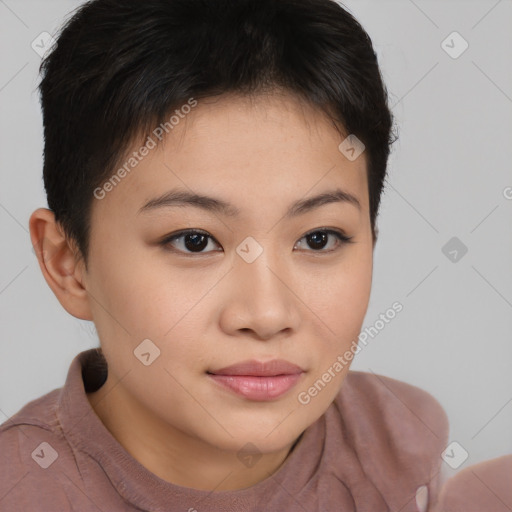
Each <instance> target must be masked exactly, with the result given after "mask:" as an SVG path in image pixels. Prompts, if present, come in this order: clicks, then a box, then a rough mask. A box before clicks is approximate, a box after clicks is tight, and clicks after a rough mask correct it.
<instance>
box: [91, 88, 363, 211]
mask: <svg viewBox="0 0 512 512" xmlns="http://www.w3.org/2000/svg"><path fill="white" fill-rule="evenodd" d="M184 112H187V113H186V114H184ZM178 113H179V114H181V115H176V116H174V118H173V120H172V121H173V123H172V124H171V123H169V124H168V125H166V126H167V131H168V132H169V133H168V134H166V131H165V127H164V130H162V128H160V130H159V131H157V130H156V129H155V131H154V132H152V133H150V135H149V138H148V139H144V140H141V141H139V142H138V143H136V144H134V145H133V147H132V148H131V149H130V151H129V152H128V155H127V157H126V161H125V162H122V163H121V165H120V166H119V167H122V166H123V164H126V163H127V162H128V158H129V157H130V155H133V154H134V153H138V158H137V160H136V162H135V161H132V162H131V163H132V164H134V163H136V165H135V166H133V167H132V166H131V165H130V162H128V165H125V168H127V169H129V172H126V173H123V174H124V177H123V179H122V180H121V181H119V183H117V184H116V185H115V187H112V190H111V191H110V192H109V193H108V194H107V195H106V197H105V199H104V200H102V201H99V203H101V204H100V205H98V207H99V209H108V208H124V209H125V210H127V212H128V211H130V212H136V211H138V210H139V209H140V208H141V207H142V206H143V205H144V204H145V203H146V202H147V201H148V200H151V199H152V198H154V197H155V196H158V195H161V194H162V193H165V192H167V191H169V190H171V189H176V187H179V188H180V189H182V190H187V191H188V192H192V193H197V194H202V195H207V194H208V195H212V194H214V195H216V196H217V197H223V198H225V199H227V200H229V201H230V202H231V203H232V204H236V206H237V207H239V208H241V209H242V210H243V208H244V206H245V207H249V206H250V202H251V200H252V199H254V201H255V202H257V201H258V200H259V201H260V202H262V201H264V202H265V203H267V204H268V205H269V206H270V203H272V204H278V203H282V202H290V201H291V200H294V199H297V197H301V196H302V197H303V196H306V195H307V194H308V191H311V193H312V194H313V193H319V192H322V191H323V190H327V189H329V190H330V189H333V188H339V187H343V189H344V190H347V192H348V193H351V194H352V195H355V196H357V197H358V199H359V201H360V203H361V206H362V209H363V210H367V209H368V197H367V177H366V156H365V154H364V153H363V154H362V155H361V156H360V157H359V158H357V159H356V160H355V161H350V160H349V159H347V158H346V156H344V155H343V154H342V152H341V151H340V149H339V147H338V146H339V144H340V143H341V142H342V141H343V139H344V135H343V134H340V133H339V132H338V131H337V130H336V128H335V126H334V125H333V123H332V122H331V120H330V119H329V118H328V117H327V116H326V115H325V114H324V113H323V112H322V111H320V110H319V109H315V108H314V107H313V106H311V105H308V104H306V103H304V102H301V101H299V100H298V99H297V98H295V97H294V96H291V95H286V94H282V93H276V94H271V95H259V96H253V97H247V96H237V95H229V96H227V95H224V96H221V97H217V98H209V99H206V100H201V101H198V102H197V104H196V106H195V107H194V108H192V109H186V110H185V109H184V110H183V111H182V112H178ZM157 128H158V127H157ZM162 131H163V132H164V135H165V137H164V138H163V140H162V141H160V140H159V139H158V137H157V136H156V135H155V133H157V134H159V133H161V132H162ZM144 146H147V147H151V149H150V150H149V151H144V153H145V156H144V157H143V158H140V154H141V153H142V151H141V149H142V148H143V147H144ZM132 158H134V157H133V156H132ZM139 159H140V160H139ZM127 212H126V213H127Z"/></svg>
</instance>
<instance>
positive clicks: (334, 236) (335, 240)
mask: <svg viewBox="0 0 512 512" xmlns="http://www.w3.org/2000/svg"><path fill="white" fill-rule="evenodd" d="M351 239H352V237H349V236H346V235H345V234H344V233H342V232H341V231H337V230H334V229H315V230H314V231H310V232H309V233H306V234H305V235H304V236H303V237H302V238H301V239H300V240H299V241H298V242H297V245H303V242H302V241H303V240H305V241H306V244H307V245H308V247H310V248H311V249H312V250H313V252H332V251H335V250H336V249H339V248H340V247H341V246H342V245H344V244H347V243H353V242H351ZM297 245H296V247H297ZM306 250H307V249H306Z"/></svg>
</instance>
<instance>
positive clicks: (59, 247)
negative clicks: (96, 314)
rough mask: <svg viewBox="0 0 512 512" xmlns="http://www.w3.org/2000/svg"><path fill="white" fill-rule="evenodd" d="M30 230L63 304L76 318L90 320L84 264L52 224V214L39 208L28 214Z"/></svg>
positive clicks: (41, 264)
mask: <svg viewBox="0 0 512 512" xmlns="http://www.w3.org/2000/svg"><path fill="white" fill-rule="evenodd" d="M29 229H30V239H31V241H32V245H33V247H34V252H35V253H36V256H37V260H38V262H39V267H40V268H41V272H42V273H43V276H44V278H45V280H46V282H47V283H48V286H49V287H50V288H51V289H52V291H53V293H54V294H55V296H56V297H57V299H58V301H59V302H60V303H61V305H62V307H63V308H64V309H65V310H66V311H67V312H68V313H69V314H70V315H73V316H74V317H76V318H81V319H82V320H92V314H91V309H90V305H89V296H88V294H87V290H86V288H85V286H84V281H85V277H86V271H85V266H84V264H83V262H82V260H81V259H80V258H79V257H78V251H77V250H76V249H75V250H73V247H72V246H71V244H70V243H69V242H68V240H67V238H66V236H65V235H64V232H63V229H62V227H61V226H60V225H59V224H56V223H55V215H54V213H53V212H52V211H51V210H48V209H47V208H38V209H37V210H36V211H35V212H33V213H32V215H31V216H30V220H29Z"/></svg>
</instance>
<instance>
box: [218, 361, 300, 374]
mask: <svg viewBox="0 0 512 512" xmlns="http://www.w3.org/2000/svg"><path fill="white" fill-rule="evenodd" d="M303 371H304V370H303V369H302V368H301V367H300V366H297V365H296V364H293V363H290V362H289V361H285V360H284V359H273V360H272V361H265V362H263V361H255V360H251V361H242V362H240V363H236V364H233V365H231V366H226V367H225V368H221V369H220V370H211V371H208V373H213V374H215V375H249V376H256V377H271V376H276V375H293V374H297V373H302V372H303Z"/></svg>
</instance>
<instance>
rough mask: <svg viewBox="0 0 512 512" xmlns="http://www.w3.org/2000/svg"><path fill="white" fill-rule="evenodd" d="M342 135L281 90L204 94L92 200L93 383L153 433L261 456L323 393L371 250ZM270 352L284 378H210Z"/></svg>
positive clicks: (359, 163)
mask: <svg viewBox="0 0 512 512" xmlns="http://www.w3.org/2000/svg"><path fill="white" fill-rule="evenodd" d="M154 138H155V140H157V139H156V137H154ZM343 139H344V137H342V136H341V135H340V134H339V133H338V132H337V131H336V130H335V128H334V126H333V125H332V124H331V123H330V121H329V120H328V119H327V118H326V117H324V115H323V114H321V113H320V112H318V111H317V110H313V109H312V108H311V107H308V106H306V105H302V104H300V103H299V102H298V101H297V100H296V99H294V98H293V97H291V96H285V95H278V94H277V93H276V94H274V95H272V96H259V97H256V98H254V97H253V98H252V99H251V100H249V99H248V98H244V97H235V96H223V97H221V98H220V99H216V100H208V101H207V100H204V101H201V102H199V103H198V104H197V106H195V107H194V108H193V109H192V111H191V112H190V113H188V114H187V115H186V116H184V118H182V119H180V121H179V123H178V124H176V125H175V126H174V128H173V129H172V132H171V133H170V135H169V136H168V137H167V138H166V140H165V143H162V144H159V145H158V146H157V147H156V148H153V149H151V150H150V151H149V152H148V154H147V155H146V156H145V157H144V158H143V159H142V160H141V161H140V162H139V163H138V164H137V165H136V166H135V167H133V168H132V169H131V171H130V172H129V173H128V174H127V175H126V176H125V177H123V178H122V180H121V181H120V182H118V183H117V184H116V185H115V187H112V190H110V191H109V192H108V193H106V194H105V195H104V197H103V198H102V199H95V200H94V205H93V210H92V229H91V243H90V248H91V249H90V259H89V268H88V273H87V274H86V275H85V277H84V281H85V282H84V286H85V287H86V289H87V292H88V294H89V297H90V299H89V300H90V308H91V312H92V316H93V320H94V322H95V324H96V328H97V331H98V335H99V337H100V340H101V345H102V348H103V353H104V354H105V357H106V359H107V361H108V364H109V379H114V380H115V381H119V380H120V379H121V381H120V382H119V384H118V386H119V390H122V394H123V395H124V396H125V397H128V398H129V400H132V401H133V403H137V404H138V406H140V407H141V408H144V410H145V411H146V415H147V418H149V419H148V421H150V422H153V424H154V425H158V428H160V429H162V431H166V432H172V431H176V432H178V431H179V432H180V433H181V434H184V435H187V436H189V437H190V438H193V439H195V440H199V441H201V442H203V443H207V444H208V445H212V446H216V447H218V448H221V449H223V450H231V451H237V450H239V449H240V448H241V447H243V446H244V445H245V444H246V443H248V442H251V443H253V444H254V445H255V446H256V447H257V448H258V449H259V450H260V451H261V452H262V453H270V452H272V451H277V450H280V449H282V448H283V447H285V446H288V445H290V443H292V442H293V441H294V440H295V439H297V437H298V436H299V435H300V434H301V433H302V432H303V431H304V430H305V429H306V428H307V427H308V426H309V425H310V424H312V423H313V422H314V421H315V420H316V419H317V418H318V417H319V416H321V415H322V414H323V413H324V412H325V410H326V409H327V408H328V406H329V404H330V403H331V402H332V400H333V399H334V397H335V395H336V394H337V393H338V391H339V389H340V386H341V384H342V382H343V379H344V377H345V376H346V373H347V371H348V366H349V364H344V365H342V364H341V363H339V359H338V356H342V355H343V354H344V353H345V352H346V351H347V350H349V348H350V347H351V345H352V347H353V346H354V341H355V340H357V336H358V334H359V332H360V330H361V326H362V322H363V319H364V316H365V313H366V310H367V306H368V300H369V295H370V289H371V279H372V254H373V244H372V232H371V225H370V218H369V202H368V191H367V177H366V159H365V154H364V153H363V154H362V155H361V156H360V157H358V158H357V159H356V160H354V161H350V160H349V159H348V158H346V157H345V156H344V154H343V153H342V152H340V150H339V149H338V146H339V144H340V143H341V142H342V140H343ZM144 142H146V141H142V143H144ZM150 145H151V144H150ZM140 147H141V144H138V145H136V146H135V147H134V150H137V149H139V148H140ZM340 191H342V192H344V194H345V195H343V194H341V193H340ZM168 193H171V194H172V193H174V194H175V195H174V197H173V198H170V197H169V196H168V197H167V202H166V201H154V200H156V199H162V198H163V197H164V196H165V195H166V194H168ZM177 193H181V195H179V196H177V195H176V194H177ZM325 194H327V195H325ZM187 195H188V196H191V195H197V196H204V197H208V198H210V199H205V198H204V197H203V199H198V198H195V199H193V198H192V199H191V198H190V197H187ZM321 195H325V196H324V197H323V200H322V199H318V197H319V196H321ZM347 197H351V198H352V200H348V199H347ZM314 198H317V199H316V200H315V199H314ZM171 199H172V200H171ZM346 238H349V240H346ZM143 340H146V341H143ZM141 343H142V345H141ZM276 359H279V360H284V361H287V362H289V363H291V364H293V365H296V367H298V368H299V369H300V371H299V370H297V371H299V373H294V375H291V374H290V372H291V373H293V372H292V371H291V370H286V369H284V370H283V369H282V368H281V369H279V368H277V367H272V365H271V364H270V366H268V368H267V369H269V370H270V373H273V374H274V377H257V376H256V377H255V376H252V377H247V376H246V377H245V378H244V377H234V376H231V377H226V376H224V377H219V376H218V373H219V370H220V369H222V368H225V367H229V366H231V365H235V364H238V363H241V362H246V361H257V362H260V363H267V362H269V361H272V360H276ZM337 361H338V364H337V365H336V362H337ZM260 370H261V367H260ZM272 370H274V371H272ZM215 372H217V376H216V377H215V376H212V375H211V373H214V374H215ZM227 373H228V374H229V373H230V372H229V371H228V372H227ZM233 373H236V372H233V371H231V375H233ZM239 373H242V374H244V373H245V374H247V373H250V372H249V371H248V370H247V369H245V370H241V371H240V372H239ZM278 373H281V374H282V375H281V376H280V377H277V376H275V375H276V374H278ZM326 373H328V374H329V375H327V376H326ZM284 374H288V375H284ZM319 381H321V383H319ZM229 386H231V387H229ZM233 388H235V389H233ZM315 390H316V391H315ZM120 392H121V391H120ZM128 398H127V399H128Z"/></svg>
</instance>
